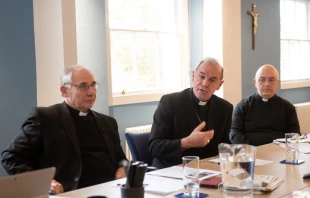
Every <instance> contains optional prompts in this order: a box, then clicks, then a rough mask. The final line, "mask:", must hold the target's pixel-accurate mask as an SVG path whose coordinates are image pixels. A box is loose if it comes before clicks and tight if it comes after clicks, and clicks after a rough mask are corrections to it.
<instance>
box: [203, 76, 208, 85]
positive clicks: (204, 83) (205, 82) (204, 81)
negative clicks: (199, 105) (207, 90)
mask: <svg viewBox="0 0 310 198" xmlns="http://www.w3.org/2000/svg"><path fill="white" fill-rule="evenodd" d="M202 84H203V85H204V86H208V85H209V81H208V79H207V78H205V79H203V80H202Z"/></svg>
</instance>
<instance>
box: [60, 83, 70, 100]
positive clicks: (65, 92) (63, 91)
mask: <svg viewBox="0 0 310 198" xmlns="http://www.w3.org/2000/svg"><path fill="white" fill-rule="evenodd" d="M60 92H61V95H62V96H63V97H67V96H68V93H67V87H66V86H64V85H62V86H60Z"/></svg>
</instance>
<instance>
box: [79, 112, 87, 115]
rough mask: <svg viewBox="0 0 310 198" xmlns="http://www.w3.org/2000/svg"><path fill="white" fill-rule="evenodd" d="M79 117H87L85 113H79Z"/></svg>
mask: <svg viewBox="0 0 310 198" xmlns="http://www.w3.org/2000/svg"><path fill="white" fill-rule="evenodd" d="M79 116H87V112H86V113H84V112H82V111H80V113H79Z"/></svg>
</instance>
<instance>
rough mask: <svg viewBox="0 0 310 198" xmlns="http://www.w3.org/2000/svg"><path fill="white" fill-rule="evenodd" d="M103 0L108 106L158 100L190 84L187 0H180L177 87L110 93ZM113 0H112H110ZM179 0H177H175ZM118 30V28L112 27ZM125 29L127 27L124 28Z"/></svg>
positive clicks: (109, 48) (110, 83) (109, 56)
mask: <svg viewBox="0 0 310 198" xmlns="http://www.w3.org/2000/svg"><path fill="white" fill-rule="evenodd" d="M109 1H110V0H107V1H105V15H106V16H105V17H106V20H105V21H106V27H107V28H106V54H107V72H108V73H107V76H108V103H109V106H116V105H125V104H135V103H143V102H154V101H159V100H160V98H161V97H162V96H163V95H165V94H168V93H172V92H175V91H181V90H182V89H184V88H187V87H189V86H190V73H191V72H190V61H189V29H188V1H187V0H182V5H183V7H182V12H183V13H184V14H183V15H182V16H181V17H182V19H181V20H182V21H183V22H182V27H181V33H182V35H181V44H180V45H181V49H180V50H181V60H180V62H181V63H182V64H181V65H180V69H181V85H180V88H179V89H176V88H171V89H157V90H156V91H155V90H154V91H135V92H125V94H118V93H115V94H113V93H112V84H113V82H112V73H111V72H112V69H111V46H110V26H109V9H108V2H109ZM112 1H113V0H112ZM176 1H179V0H176ZM113 30H118V29H113ZM126 30H127V29H126ZM127 31H130V30H127Z"/></svg>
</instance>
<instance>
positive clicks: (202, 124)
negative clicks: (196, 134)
mask: <svg viewBox="0 0 310 198" xmlns="http://www.w3.org/2000/svg"><path fill="white" fill-rule="evenodd" d="M205 126H206V122H205V121H203V122H201V123H200V124H199V125H198V126H197V127H196V128H195V129H194V131H202V129H203V128H204V127H205Z"/></svg>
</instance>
